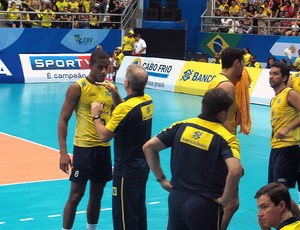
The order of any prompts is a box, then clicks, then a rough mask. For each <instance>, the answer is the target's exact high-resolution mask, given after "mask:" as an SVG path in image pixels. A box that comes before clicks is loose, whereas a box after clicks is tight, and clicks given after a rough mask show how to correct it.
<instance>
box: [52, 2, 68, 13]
mask: <svg viewBox="0 0 300 230" xmlns="http://www.w3.org/2000/svg"><path fill="white" fill-rule="evenodd" d="M55 5H57V8H58V11H59V12H63V11H64V8H65V7H68V2H67V1H66V0H58V1H57V2H56V3H55Z"/></svg>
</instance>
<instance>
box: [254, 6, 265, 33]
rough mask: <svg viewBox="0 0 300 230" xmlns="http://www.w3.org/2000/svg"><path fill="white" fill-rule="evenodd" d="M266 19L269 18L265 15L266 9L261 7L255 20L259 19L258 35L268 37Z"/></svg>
mask: <svg viewBox="0 0 300 230" xmlns="http://www.w3.org/2000/svg"><path fill="white" fill-rule="evenodd" d="M266 18H268V16H267V15H266V14H265V13H264V8H263V7H262V6H261V7H259V10H258V13H257V14H255V15H254V19H257V26H258V28H257V30H258V34H262V35H267V29H266V26H267V21H266V20H265V19H266Z"/></svg>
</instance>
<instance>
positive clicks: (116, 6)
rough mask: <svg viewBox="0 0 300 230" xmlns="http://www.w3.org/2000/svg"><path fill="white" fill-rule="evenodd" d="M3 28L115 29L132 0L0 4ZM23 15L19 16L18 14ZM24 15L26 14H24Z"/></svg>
mask: <svg viewBox="0 0 300 230" xmlns="http://www.w3.org/2000/svg"><path fill="white" fill-rule="evenodd" d="M0 1H1V2H0V11H6V13H5V14H6V20H7V21H6V25H7V26H9V27H12V28H17V27H24V28H25V27H26V28H28V27H32V26H33V25H40V26H41V27H44V28H57V27H59V28H91V29H101V28H109V29H117V28H119V27H120V22H121V16H118V15H119V14H120V15H121V14H122V13H123V11H124V10H125V9H126V7H127V6H128V5H129V4H130V3H131V0H22V1H21V0H8V1H7V0H0ZM21 11H22V12H21ZM24 12H25V13H24Z"/></svg>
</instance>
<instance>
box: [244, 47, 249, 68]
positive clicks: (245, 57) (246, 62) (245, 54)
mask: <svg viewBox="0 0 300 230" xmlns="http://www.w3.org/2000/svg"><path fill="white" fill-rule="evenodd" d="M243 52H244V60H243V62H244V65H245V66H247V65H248V64H249V63H250V57H251V53H250V49H249V48H248V47H245V48H244V49H243Z"/></svg>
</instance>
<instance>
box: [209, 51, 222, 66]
mask: <svg viewBox="0 0 300 230" xmlns="http://www.w3.org/2000/svg"><path fill="white" fill-rule="evenodd" d="M211 63H214V64H221V57H220V54H219V53H215V59H214V60H213V61H212V62H211Z"/></svg>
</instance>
